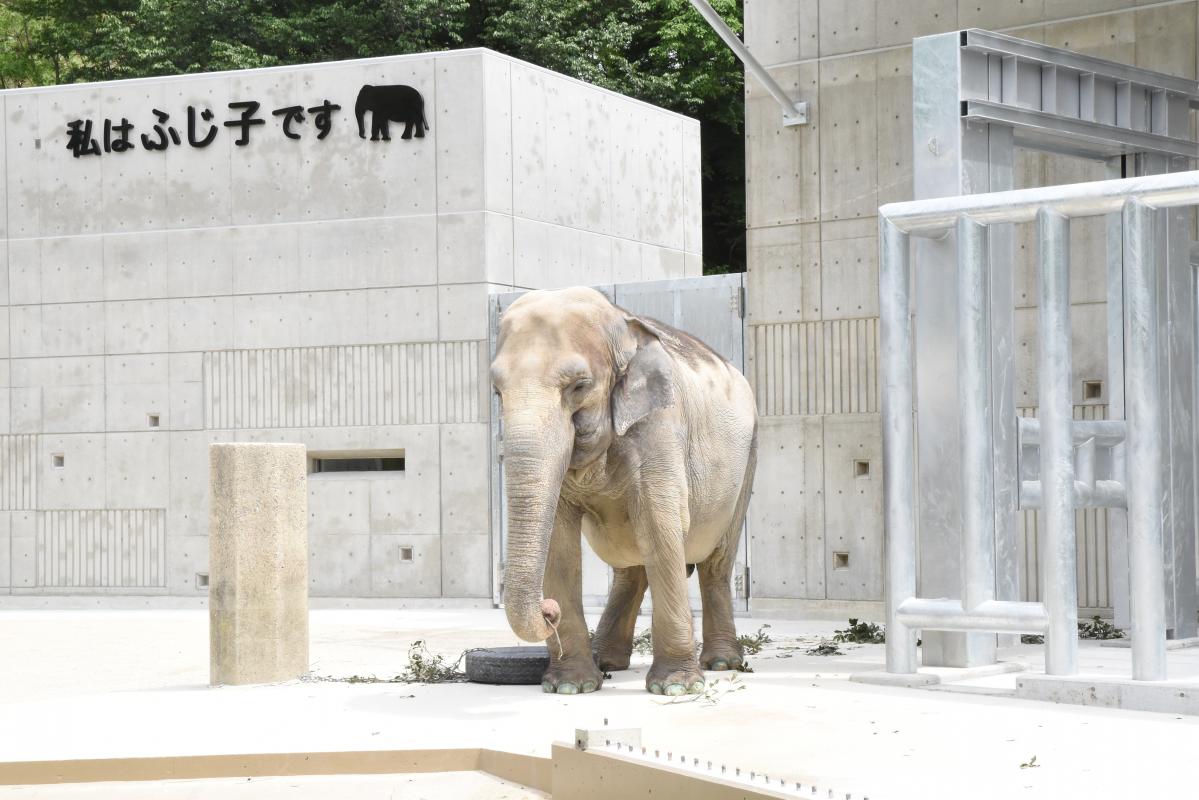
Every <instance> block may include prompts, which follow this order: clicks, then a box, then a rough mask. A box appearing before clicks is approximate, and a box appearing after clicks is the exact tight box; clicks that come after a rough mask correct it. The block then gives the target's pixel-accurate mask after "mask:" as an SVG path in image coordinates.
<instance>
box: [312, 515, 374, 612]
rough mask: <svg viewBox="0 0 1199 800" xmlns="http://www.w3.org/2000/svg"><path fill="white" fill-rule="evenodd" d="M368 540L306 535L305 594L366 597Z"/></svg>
mask: <svg viewBox="0 0 1199 800" xmlns="http://www.w3.org/2000/svg"><path fill="white" fill-rule="evenodd" d="M371 539H372V537H371V536H370V534H366V533H324V532H319V531H314V530H309V532H308V594H309V595H310V596H312V597H369V596H370V595H371V594H372V593H373V592H372V589H371Z"/></svg>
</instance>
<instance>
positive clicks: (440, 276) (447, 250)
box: [425, 211, 512, 284]
mask: <svg viewBox="0 0 1199 800" xmlns="http://www.w3.org/2000/svg"><path fill="white" fill-rule="evenodd" d="M488 216H492V215H489V214H486V213H485V212H482V211H472V212H467V213H462V214H439V215H438V216H437V223H436V224H437V229H436V232H435V235H436V241H437V282H438V283H441V284H446V283H473V282H477V281H479V280H481V279H484V278H486V277H487V275H486V273H487V269H488V263H487V245H486V244H485V238H486V235H487V234H486V227H487V222H486V217H488ZM500 219H503V218H500ZM504 221H505V222H508V221H507V220H504ZM500 227H502V226H500ZM507 227H508V229H509V230H511V222H508V226H507ZM425 263H427V261H426V262H425ZM501 282H502V281H501ZM511 282H512V273H511V268H509V270H508V283H511Z"/></svg>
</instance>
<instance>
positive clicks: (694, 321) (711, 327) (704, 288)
mask: <svg viewBox="0 0 1199 800" xmlns="http://www.w3.org/2000/svg"><path fill="white" fill-rule="evenodd" d="M595 288H596V289H597V290H598V291H600V292H602V293H603V294H604V295H605V296H607V297H608V298H609V299H611V300H612V301H613V302H615V303H616V304H617V305H618V306H620V307H621V308H624V309H626V310H627V311H630V312H632V313H633V314H637V315H639V316H646V317H652V318H653V319H656V320H659V321H661V322H665V323H666V324H668V325H672V326H674V327H675V328H678V329H680V330H683V331H686V332H687V333H690V334H691V335H693V336H695V337H697V338H699V339H700V340H701V341H703V342H705V343H706V344H707V345H708V346H709V347H711V348H712V349H713V350H715V351H716V352H718V353H720V354H721V355H722V356H724V357H725V358H727V359H728V360H729V361H730V362H731V363H732V364H733V366H735V367H737V369H739V370H741V371H742V373H744V372H745V284H744V276H743V275H742V274H734V275H709V276H706V277H703V278H680V279H677V280H668V281H645V282H638V283H618V284H615V285H607V286H596V287H595ZM522 294H524V292H509V293H505V294H495V295H492V296H491V298H490V327H489V332H488V336H489V344H490V348H491V349H490V354H491V357H492V358H494V357H495V340H496V335H497V333H498V330H499V318H500V315H501V314H502V313H503V312H504V311H505V310H507V308H508V307H509V306H510V305H512V303H513V302H514V301H515V300H516V298H518V297H520V296H521V295H522ZM501 427H502V426H501V424H500V415H499V404H498V400H497V399H496V398H495V395H494V392H493V393H492V401H491V438H492V448H491V452H492V455H493V457H492V461H491V510H492V513H491V531H492V553H493V562H494V563H493V566H494V569H495V573H494V574H495V581H493V583H492V585H493V586H494V587H495V588H494V598H493V599H494V600H495V602H496V603H500V602H501V600H502V597H503V576H504V554H505V552H506V544H507V533H508V532H507V525H508V514H507V509H506V507H505V499H504V484H503V481H504V471H503V447H502V443H503V431H502V430H501ZM583 524H584V525H587V524H588V523H587V522H586V521H584V523H583ZM747 542H748V537H747V530H746V527H745V526H743V527H742V530H741V541H740V543H739V544H738V546H737V564H736V567H735V568H734V570H733V608H734V609H735V610H737V611H742V612H743V611H746V610H747V609H748V600H749V550H748V546H747ZM697 575H698V573H697V574H696V575H692V577H691V581H690V589H691V598H692V607H693V608H698V603H699V582H698V577H697ZM611 579H612V570H611V568H609V567H608V565H607V564H605V563H604V562H602V561H601V560H600V559H599V557H598V556H596V555H595V553H593V552H592V551H591V548H590V547H588V546H586V544H584V546H583V603H584V605H585V606H587V607H588V608H594V607H598V606H602V605H603V604H604V603H605V602H606V600H607V596H608V589H609V587H610V586H611ZM651 600H652V598H650V597H649V596H648V595H647V599H646V602H645V606H644V608H645V609H648V608H649V607H650V602H651Z"/></svg>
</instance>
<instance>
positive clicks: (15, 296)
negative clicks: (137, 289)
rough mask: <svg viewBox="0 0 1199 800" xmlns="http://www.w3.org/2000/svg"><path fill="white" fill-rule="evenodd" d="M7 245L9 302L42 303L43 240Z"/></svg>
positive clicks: (11, 241)
mask: <svg viewBox="0 0 1199 800" xmlns="http://www.w3.org/2000/svg"><path fill="white" fill-rule="evenodd" d="M6 244H7V245H8V248H7V249H8V270H7V272H8V302H9V303H12V304H14V305H27V304H35V303H40V302H42V240H41V239H9V240H6ZM98 297H99V294H98V295H97V298H98Z"/></svg>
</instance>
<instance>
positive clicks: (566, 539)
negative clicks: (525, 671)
mask: <svg viewBox="0 0 1199 800" xmlns="http://www.w3.org/2000/svg"><path fill="white" fill-rule="evenodd" d="M581 526H582V512H581V511H580V510H579V509H577V508H573V507H571V506H570V505H568V504H566V503H564V502H562V501H561V500H559V501H558V510H557V513H556V514H555V515H554V532H553V534H552V535H551V537H550V550H549V556H548V558H547V559H546V564H545V590H544V596H545V597H552V598H554V599H555V600H557V601H558V605H559V606H560V608H561V612H562V615H561V618H560V619H559V621H558V627H557V629H556V631H555V635H553V636H550V638H549V639H547V640H546V643H545V644H546V647H547V648H549V651H550V666H549V669H547V670H546V671H545V675H543V676H542V678H541V688H542V689H543V690H545V691H546V692H557V693H558V694H578V693H580V692H594V691H595V690H597V689H599V688H600V686H601V685H602V684H603V682H604V674H603V673H602V672H600V670H599V668H598V667H597V666H596V665H595V661H594V660H593V659H592V657H591V640H590V636H589V635H588V633H587V620H586V619H585V618H584V616H583V550H582V544H581V541H580V540H581Z"/></svg>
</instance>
